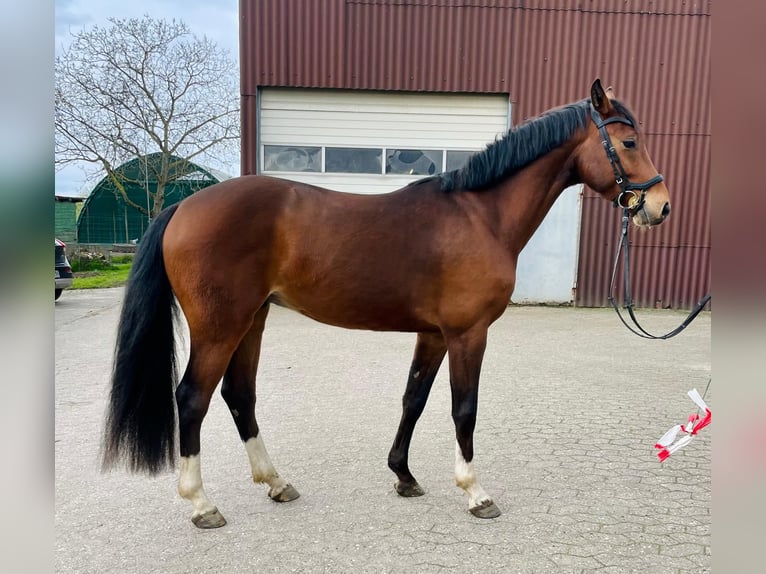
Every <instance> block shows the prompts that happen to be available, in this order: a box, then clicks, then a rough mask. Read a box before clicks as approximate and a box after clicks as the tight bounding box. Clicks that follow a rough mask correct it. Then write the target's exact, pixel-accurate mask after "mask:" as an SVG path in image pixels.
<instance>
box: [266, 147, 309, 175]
mask: <svg viewBox="0 0 766 574" xmlns="http://www.w3.org/2000/svg"><path fill="white" fill-rule="evenodd" d="M263 165H264V171H322V148H321V147H306V146H281V145H267V146H263Z"/></svg>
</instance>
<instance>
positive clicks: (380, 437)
mask: <svg viewBox="0 0 766 574" xmlns="http://www.w3.org/2000/svg"><path fill="white" fill-rule="evenodd" d="M122 293H123V292H122V289H103V290H94V291H67V292H65V293H64V295H63V296H62V297H61V299H60V300H59V301H58V303H57V304H56V310H55V322H56V324H55V330H56V331H55V341H56V400H55V409H56V413H55V414H56V428H55V453H56V511H55V524H56V547H55V564H56V571H57V572H62V573H65V572H66V573H68V572H72V573H74V572H77V573H86V572H87V573H90V572H93V573H99V574H107V573H110V572H114V573H118V572H119V573H133V572H136V573H142V574H147V573H152V572H157V573H160V572H161V573H182V572H259V573H260V572H499V571H502V572H520V573H545V572H564V573H569V572H572V573H574V572H600V573H618V572H620V573H621V572H637V573H638V572H640V573H677V572H694V573H699V572H709V571H710V474H711V469H710V462H711V450H710V444H711V443H710V436H711V429H712V428H714V426H711V427H708V428H707V429H705V430H704V431H703V432H702V433H700V435H699V436H698V438H696V439H695V440H694V441H692V443H691V444H690V445H688V446H687V447H686V448H685V449H684V450H682V451H679V452H678V453H676V454H674V455H673V456H672V457H670V459H668V460H667V461H666V462H665V463H663V464H660V463H659V462H658V461H657V458H656V456H655V453H654V448H653V445H654V443H655V442H656V440H657V439H658V438H659V437H660V436H661V435H662V434H663V433H664V432H665V431H666V430H667V429H668V428H670V427H671V426H672V425H674V424H678V423H681V422H685V420H686V417H687V416H688V415H689V414H690V413H692V412H694V410H695V408H696V407H694V404H693V403H692V402H691V401H690V400H689V398H688V397H687V396H686V392H687V391H689V390H690V389H692V388H695V387H696V388H697V389H698V390H699V391H700V393H702V392H703V391H704V389H705V387H706V385H707V383H708V380H709V377H710V314H709V313H703V314H702V315H701V316H700V317H699V318H698V319H697V320H696V321H695V322H694V323H693V324H692V325H691V326H690V327H689V328H688V329H687V330H686V331H685V332H684V333H682V334H681V335H680V336H678V337H676V338H675V339H671V340H669V341H646V340H643V339H639V338H637V337H635V336H634V335H631V334H630V333H628V332H627V331H626V330H625V329H624V328H623V327H622V325H621V324H620V323H619V322H618V320H617V318H616V317H615V316H614V314H613V312H612V311H611V310H607V309H576V308H554V307H511V308H509V309H508V311H507V312H506V313H505V315H504V316H503V317H502V318H501V319H500V320H499V321H498V322H497V323H496V324H495V325H494V326H493V327H492V329H491V330H490V341H489V345H488V348H487V352H486V356H485V361H484V368H483V372H482V382H481V388H480V393H479V417H478V423H477V428H476V434H475V446H476V457H475V461H476V466H477V470H478V473H479V477H480V479H481V482H482V485H483V486H484V488H485V489H486V490H487V491H488V492H489V493H490V494H492V495H493V497H494V499H495V502H496V503H497V504H498V506H499V507H500V509H501V510H502V511H503V514H502V516H500V517H499V518H497V519H494V520H480V519H477V518H474V517H472V516H471V515H470V514H469V513H468V512H467V510H466V507H467V500H466V497H465V495H464V494H463V493H462V491H461V490H460V489H459V488H457V487H456V486H455V484H454V478H453V464H454V428H453V425H452V420H451V418H450V406H449V405H450V399H449V384H448V379H447V372H448V371H447V368H446V367H447V365H446V363H445V365H443V367H442V370H441V372H440V375H439V377H438V378H437V380H436V383H435V385H434V389H433V391H432V395H431V398H430V401H429V404H428V406H427V407H426V411H425V413H424V415H423V417H422V418H421V421H420V423H419V425H418V427H417V429H416V431H415V435H414V439H413V443H412V448H411V453H410V462H411V468H412V469H413V472H414V474H415V476H416V477H417V478H418V480H419V481H420V484H421V485H422V486H423V487H424V489H426V495H425V496H423V497H420V498H416V499H403V498H400V497H398V496H397V495H396V494H395V492H394V490H393V483H394V475H393V473H391V472H390V471H389V470H388V468H387V466H386V457H387V454H388V449H389V447H390V445H391V442H392V440H393V437H394V434H395V431H396V426H397V424H398V421H399V416H400V405H401V395H402V393H403V391H404V382H405V376H406V373H407V370H408V367H409V360H410V358H411V355H412V348H413V345H414V341H415V336H414V335H412V334H401V333H370V332H360V331H347V330H343V329H337V328H333V327H328V326H325V325H321V324H318V323H315V322H313V321H310V320H309V319H306V318H304V317H301V316H299V315H297V314H295V313H292V312H289V311H286V310H283V309H280V308H274V309H272V313H271V315H270V317H269V322H268V324H267V328H266V334H265V339H264V346H263V353H262V359H261V368H260V371H259V393H258V407H257V414H258V421H259V424H260V426H261V429H262V433H263V436H264V438H265V441H266V444H267V446H268V448H269V451H270V454H271V458H272V459H273V461H274V464H275V465H276V467H277V469H278V470H279V471H280V473H281V474H282V475H283V476H284V477H285V478H287V480H289V481H290V482H291V483H292V484H293V485H294V486H295V487H296V488H297V489H298V490H299V491H300V492H301V495H302V496H301V498H299V499H298V500H296V501H294V502H291V503H288V504H277V503H274V502H271V501H270V500H269V499H268V497H267V496H266V491H265V489H264V487H262V486H260V485H254V484H253V483H252V482H251V480H250V477H249V467H248V463H247V458H246V455H245V452H244V449H243V448H242V445H241V443H240V442H239V438H238V435H237V433H236V430H235V428H234V424H233V423H232V421H231V418H230V416H229V414H228V412H227V410H226V408H225V405H224V403H223V400H222V399H221V398H220V394H218V393H217V394H216V396H215V398H214V400H213V404H212V405H211V408H210V412H209V414H208V416H207V418H206V419H205V423H204V425H203V428H202V463H203V477H204V480H205V487H206V491H207V493H208V495H209V496H210V497H211V499H212V500H213V502H214V503H215V504H217V506H218V508H219V509H220V510H221V512H222V513H223V514H224V516H225V517H226V518H227V520H228V524H227V525H226V526H225V527H224V528H221V529H218V530H214V531H200V530H198V529H196V528H195V527H194V526H193V525H192V523H191V522H190V520H189V518H190V515H191V506H190V505H189V504H188V503H187V502H186V501H184V500H182V499H181V498H180V497H179V496H178V495H177V494H176V480H177V474H176V473H175V472H171V473H165V474H162V475H160V476H158V477H154V478H147V477H144V476H133V475H129V474H127V473H126V472H124V471H114V472H111V473H108V474H101V473H100V472H99V470H98V449H99V441H100V433H101V428H102V420H103V413H104V409H105V397H106V388H107V379H108V375H109V370H110V366H111V351H112V344H113V340H114V331H115V326H116V323H117V317H118V312H119V305H120V302H121V297H122ZM640 316H641V317H642V319H643V320H644V322H645V323H646V326H647V327H648V328H650V330H657V331H660V330H663V329H664V330H667V329H668V328H671V327H672V326H674V325H675V324H677V323H678V322H680V320H681V319H682V318H683V314H682V313H679V312H673V311H652V310H646V311H641V313H640ZM182 364H183V363H182ZM713 396H714V395H713V392H712V389H711V390H710V391H708V394H707V396H706V400H707V401H708V404H709V405H711V408H712V409H713V410H715V401H714V400H713Z"/></svg>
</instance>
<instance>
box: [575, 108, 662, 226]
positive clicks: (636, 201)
mask: <svg viewBox="0 0 766 574" xmlns="http://www.w3.org/2000/svg"><path fill="white" fill-rule="evenodd" d="M590 117H591V118H592V119H593V123H594V124H596V127H597V128H598V133H599V134H600V135H601V144H602V145H603V146H604V151H605V152H606V157H607V158H608V159H609V164H610V165H611V166H612V172H614V181H615V182H616V183H617V185H618V186H619V187H620V194H619V195H618V196H617V197H616V198H615V200H614V206H615V207H618V206H620V207H628V208H630V209H632V210H633V212H634V213H635V212H636V211H638V210H639V209H641V208H642V207H643V205H644V198H645V197H646V190H647V189H649V188H650V187H652V186H653V185H657V184H658V183H660V182H661V181H663V179H664V178H663V177H662V175H661V174H659V173H658V174H657V175H655V176H654V177H653V178H652V179H649V180H647V181H645V182H643V183H632V182H631V181H630V179H629V178H628V175H627V174H626V173H625V170H624V169H623V167H622V163H621V162H620V156H618V155H617V150H616V149H615V148H614V146H613V145H612V140H611V138H610V137H609V134H608V133H607V131H606V126H607V125H608V124H614V123H621V124H626V125H629V126H630V127H632V128H634V129H635V127H636V126H635V125H633V122H632V121H630V120H629V119H628V118H626V117H623V116H616V117H612V118H606V119H605V120H604V119H601V114H599V113H598V112H597V111H596V108H594V107H593V104H591V106H590ZM637 192H641V194H640V195H639V194H638V193H637Z"/></svg>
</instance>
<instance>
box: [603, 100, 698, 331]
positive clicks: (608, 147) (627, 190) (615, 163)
mask: <svg viewBox="0 0 766 574" xmlns="http://www.w3.org/2000/svg"><path fill="white" fill-rule="evenodd" d="M590 115H591V118H592V119H593V123H595V124H596V127H597V128H598V132H599V135H600V136H601V143H602V145H603V146H604V151H605V152H606V157H607V158H608V159H609V164H610V165H611V166H612V172H613V173H614V180H615V182H616V183H617V185H618V186H619V187H620V194H619V195H618V196H617V198H616V199H615V200H614V206H615V207H618V206H619V207H622V232H621V233H620V243H619V245H618V246H617V255H616V256H615V258H614V266H613V267H612V281H611V283H610V284H609V297H608V298H609V303H611V305H612V307H613V308H614V310H615V311H616V312H617V316H618V317H619V318H620V321H622V324H623V325H625V326H626V327H627V328H628V330H629V331H630V332H631V333H634V334H635V335H638V336H639V337H642V338H644V339H670V338H671V337H675V336H676V335H678V334H679V333H680V332H681V331H683V330H684V329H686V327H687V326H688V325H689V323H691V322H692V321H693V320H694V319H695V318H696V317H697V315H699V313H700V311H702V308H703V307H704V306H705V305H707V303H708V301H710V294H707V295H705V296H704V297H703V298H702V299H701V300H700V302H699V303H697V306H696V307H694V309H692V311H691V313H689V315H688V317H686V319H685V320H684V321H683V323H681V324H680V325H679V326H678V327H676V328H675V329H673V330H672V331H669V332H668V333H665V334H664V335H652V334H651V333H649V332H648V331H647V330H646V329H644V328H643V327H642V326H641V325H640V324H639V322H638V319H636V315H635V313H634V312H633V300H632V298H631V295H630V240H629V239H628V222H629V220H630V212H631V210H633V211H634V212H635V211H638V210H639V209H641V207H642V206H643V205H644V198H645V196H646V190H648V189H649V188H650V187H652V186H653V185H656V184H658V183H660V182H661V181H663V177H662V175H661V174H659V173H658V174H657V175H655V176H654V177H653V178H651V179H649V180H647V181H644V182H642V183H632V182H631V181H630V179H628V176H627V174H626V173H625V169H624V168H623V167H622V163H621V162H620V158H619V156H618V155H617V150H616V149H615V148H614V146H613V145H612V140H611V138H610V137H609V134H608V133H607V131H606V126H607V125H608V124H611V123H615V122H619V123H623V124H627V125H629V126H631V127H635V126H634V125H633V122H632V121H630V120H629V119H628V118H625V117H621V116H615V117H611V118H607V119H601V115H600V114H599V113H598V112H597V111H596V109H595V108H594V107H593V106H592V105H591V107H590ZM637 191H639V192H641V194H640V195H639V194H638V193H636V192H637ZM621 250H624V253H625V266H624V272H625V304H624V308H625V309H627V310H628V315H630V318H631V320H632V321H633V324H634V325H635V326H636V329H634V328H633V327H631V326H630V325H629V324H628V322H627V321H626V320H625V318H624V317H623V316H622V313H620V308H619V307H618V306H617V303H616V302H615V300H614V297H613V294H614V284H615V279H616V277H617V264H618V263H619V261H620V251H621Z"/></svg>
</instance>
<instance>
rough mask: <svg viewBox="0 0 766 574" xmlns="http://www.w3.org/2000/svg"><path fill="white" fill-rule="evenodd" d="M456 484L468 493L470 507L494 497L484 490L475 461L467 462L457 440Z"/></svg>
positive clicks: (490, 500)
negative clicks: (474, 464) (477, 475)
mask: <svg viewBox="0 0 766 574" xmlns="http://www.w3.org/2000/svg"><path fill="white" fill-rule="evenodd" d="M455 484H457V485H458V486H459V487H460V488H462V489H463V490H465V491H466V493H467V494H468V508H475V507H477V506H479V505H481V504H484V503H485V502H492V498H491V497H490V496H489V495H488V494H487V493H486V492H484V489H483V488H482V487H481V485H480V484H479V480H478V478H477V477H476V470H475V469H474V468H473V462H466V460H465V459H464V458H463V451H462V450H461V449H460V444H458V443H457V442H455Z"/></svg>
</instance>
